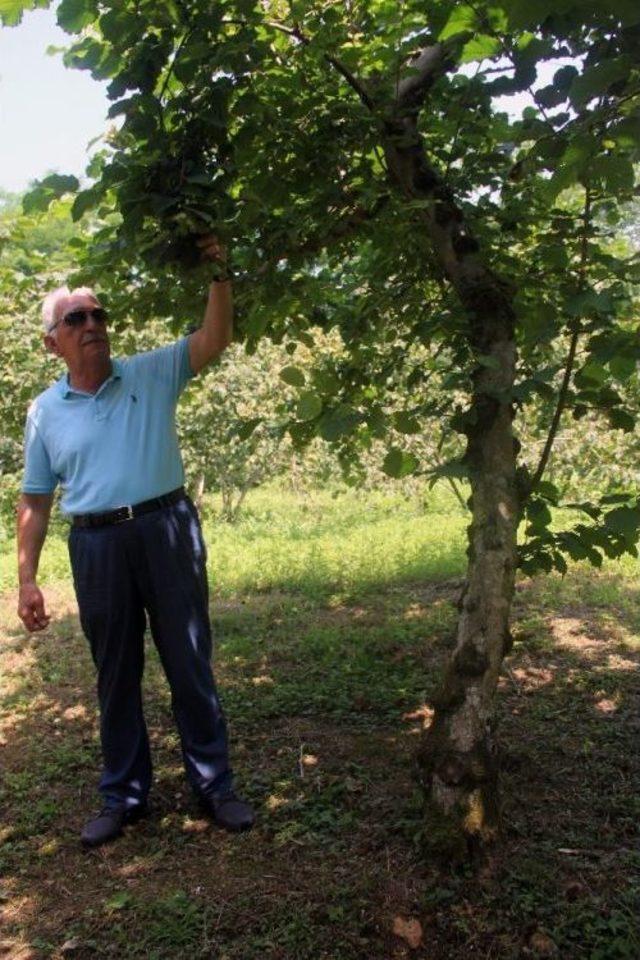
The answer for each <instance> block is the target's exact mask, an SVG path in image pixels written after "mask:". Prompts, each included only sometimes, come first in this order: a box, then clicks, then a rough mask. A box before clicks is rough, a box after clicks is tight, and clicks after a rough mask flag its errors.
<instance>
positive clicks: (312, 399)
mask: <svg viewBox="0 0 640 960" xmlns="http://www.w3.org/2000/svg"><path fill="white" fill-rule="evenodd" d="M321 413H322V400H321V399H320V397H318V396H317V394H315V393H312V392H311V391H310V390H307V391H306V392H305V393H302V394H301V395H300V399H299V400H298V403H297V406H296V416H297V418H298V420H315V418H316V417H318V416H319V415H320V414H321Z"/></svg>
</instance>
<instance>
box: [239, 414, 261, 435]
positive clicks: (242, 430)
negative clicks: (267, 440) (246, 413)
mask: <svg viewBox="0 0 640 960" xmlns="http://www.w3.org/2000/svg"><path fill="white" fill-rule="evenodd" d="M263 420H264V417H253V419H251V420H245V421H244V422H243V423H241V424H240V425H239V427H238V428H237V430H236V435H237V437H238V439H239V440H248V439H249V437H250V436H251V434H252V433H253V432H254V430H255V429H256V427H257V426H258V425H259V424H261V423H262V422H263Z"/></svg>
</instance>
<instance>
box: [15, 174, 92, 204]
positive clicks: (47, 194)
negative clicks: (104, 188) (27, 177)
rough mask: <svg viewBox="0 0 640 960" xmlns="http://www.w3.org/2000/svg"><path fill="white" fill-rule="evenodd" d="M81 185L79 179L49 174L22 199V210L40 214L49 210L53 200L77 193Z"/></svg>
mask: <svg viewBox="0 0 640 960" xmlns="http://www.w3.org/2000/svg"><path fill="white" fill-rule="evenodd" d="M79 187H80V184H79V182H78V179H77V177H72V176H65V175H63V174H60V173H52V174H49V176H48V177H45V178H44V179H43V180H40V181H39V182H37V183H36V184H35V186H34V187H33V189H32V190H30V191H29V192H28V193H25V195H24V196H23V198H22V209H23V210H24V212H25V213H38V212H42V211H44V210H47V209H48V207H49V204H50V203H51V202H52V201H53V200H58V199H59V198H60V197H62V196H64V194H65V193H75V191H76V190H78V189H79Z"/></svg>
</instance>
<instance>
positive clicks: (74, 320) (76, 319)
mask: <svg viewBox="0 0 640 960" xmlns="http://www.w3.org/2000/svg"><path fill="white" fill-rule="evenodd" d="M84 318H85V312H84V310H73V311H72V312H71V313H68V314H67V315H66V317H65V318H64V322H65V323H66V324H68V325H69V326H70V327H79V326H80V324H82V323H84Z"/></svg>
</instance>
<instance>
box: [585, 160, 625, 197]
mask: <svg viewBox="0 0 640 960" xmlns="http://www.w3.org/2000/svg"><path fill="white" fill-rule="evenodd" d="M590 173H591V175H592V176H593V177H594V178H596V179H602V180H604V183H605V187H606V189H607V190H608V192H609V193H629V191H631V190H633V186H634V182H635V177H634V170H633V164H632V162H631V160H628V159H627V158H626V157H612V156H606V157H596V158H595V160H594V161H593V162H592V164H591V166H590Z"/></svg>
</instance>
